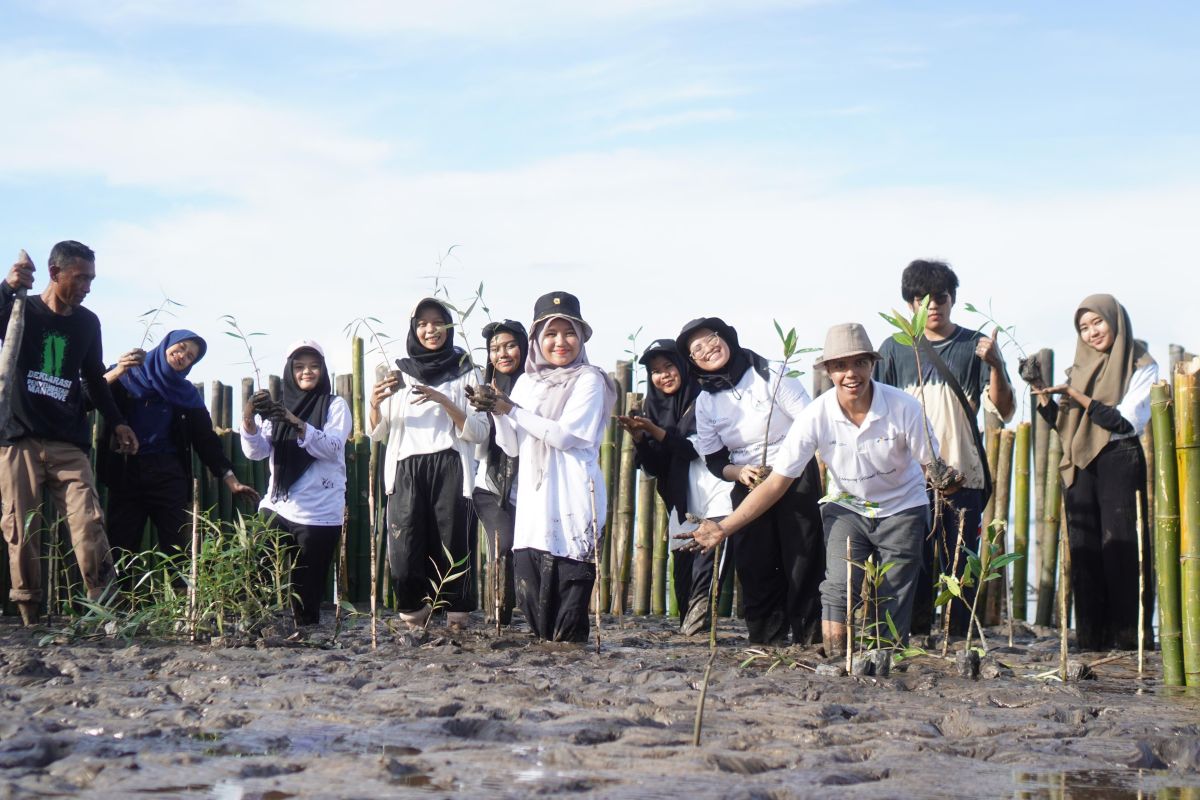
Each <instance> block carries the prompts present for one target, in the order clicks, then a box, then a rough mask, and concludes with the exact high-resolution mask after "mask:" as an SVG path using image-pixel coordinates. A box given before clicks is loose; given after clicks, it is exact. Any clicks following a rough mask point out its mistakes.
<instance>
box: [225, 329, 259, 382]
mask: <svg viewBox="0 0 1200 800" xmlns="http://www.w3.org/2000/svg"><path fill="white" fill-rule="evenodd" d="M220 319H221V321H222V322H224V323H225V324H226V325H228V326H229V330H227V331H225V335H226V336H232V337H233V338H234V339H237V340H238V341H239V342H241V343H242V346H243V347H245V348H246V356H247V360H246V361H243V362H241V363H242V364H249V365H250V366H251V368H253V370H254V383H255V385H256V386H258V388H259V389H262V388H263V382H262V372H261V371H260V370H259V368H258V362H257V361H256V360H255V359H254V345H253V344H251V342H250V340H251V339H252V338H254V337H255V336H266V334H265V333H262V332H261V331H253V332H251V333H246V332H245V331H243V330H242V326H241V325H239V324H238V321H237V317H235V316H233V315H232V314H222V315H221V317H220Z"/></svg>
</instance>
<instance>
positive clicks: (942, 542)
mask: <svg viewBox="0 0 1200 800" xmlns="http://www.w3.org/2000/svg"><path fill="white" fill-rule="evenodd" d="M944 500H945V504H944V505H943V507H942V515H941V519H940V520H938V523H937V525H936V526H934V528H933V531H932V534H931V535H929V536H924V537H922V538H923V540H924V544H923V545H922V549H921V572H920V574H919V575H918V577H917V594H916V596H915V597H914V598H913V612H912V618H913V622H912V632H913V633H914V634H917V635H921V636H928V635H929V634H930V632H931V629H932V627H933V597H934V594H936V589H935V588H934V585H933V584H934V582H935V581H936V580H937V578H938V575H939V574H945V575H949V574H950V570H951V569H952V568H953V566H954V550H955V548H956V547H957V546H958V515H959V512H960V511H961V512H963V514H964V515H965V516H964V517H963V552H962V554H960V555H959V557H958V570H957V571H956V572H955V577H957V578H961V577H962V574H963V571H964V570H965V569H966V568H967V554H966V551H967V550H971V551H972V552H974V553H978V552H979V534H980V526H981V525H982V523H983V507H984V506H985V505H986V502H985V501H984V497H983V490H982V489H959V490H958V491H957V492H955V493H954V494H951V495H946V496H945V498H944ZM929 502H930V506H929V513H930V518H931V519H933V514H934V508H933V494H932V492H931V493H930V497H929ZM935 541H936V542H937V551H938V561H939V562H940V563H938V564H937V565H935V564H934V558H933V551H934V542H935ZM976 577H977V579H978V576H976ZM977 588H978V584H976V585H975V586H967V587H964V588H963V598H964V599H965V600H966V603H963V602H961V601H959V600H958V599H957V598H955V599H954V600H951V601H950V603H949V606H948V607H949V609H950V633H952V634H954V635H955V636H965V635H966V633H967V623H968V621H969V620H970V619H971V611H970V608H969V606H970V604H971V603H973V602H974V601H975V591H976V589H977ZM943 619H944V618H943Z"/></svg>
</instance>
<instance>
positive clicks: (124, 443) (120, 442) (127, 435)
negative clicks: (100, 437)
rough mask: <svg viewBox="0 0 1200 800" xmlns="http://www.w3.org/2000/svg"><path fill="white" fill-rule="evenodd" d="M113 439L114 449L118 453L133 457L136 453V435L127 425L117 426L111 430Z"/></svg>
mask: <svg viewBox="0 0 1200 800" xmlns="http://www.w3.org/2000/svg"><path fill="white" fill-rule="evenodd" d="M113 438H114V439H115V440H116V442H117V446H116V447H115V448H114V449H115V450H116V451H117V452H118V453H120V454H122V455H126V456H135V455H137V451H138V438H137V434H136V433H134V432H133V428H131V427H129V426H128V425H118V426H117V427H115V428H113Z"/></svg>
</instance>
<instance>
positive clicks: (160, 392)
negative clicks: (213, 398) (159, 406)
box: [120, 330, 208, 408]
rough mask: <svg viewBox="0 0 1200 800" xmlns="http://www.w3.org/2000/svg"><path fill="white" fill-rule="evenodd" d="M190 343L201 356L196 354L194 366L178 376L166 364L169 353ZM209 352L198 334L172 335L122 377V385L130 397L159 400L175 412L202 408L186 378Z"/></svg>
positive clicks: (190, 332) (194, 388) (202, 405)
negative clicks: (173, 407)
mask: <svg viewBox="0 0 1200 800" xmlns="http://www.w3.org/2000/svg"><path fill="white" fill-rule="evenodd" d="M188 339H191V340H192V341H194V342H195V343H196V345H197V346H198V347H199V348H200V352H199V353H197V354H196V360H195V361H193V362H192V365H191V366H189V367H188V368H187V369H185V370H182V371H179V372H176V371H175V369H174V368H173V367H172V366H171V365H170V363H169V362H168V361H167V350H168V349H169V348H171V347H173V346H174V345H177V344H179V343H180V342H183V341H187V340H188ZM206 352H208V343H207V342H205V341H204V339H202V338H200V336H199V334H196V333H194V332H192V331H188V330H178V331H171V332H170V333H168V334H167V335H166V336H164V337H163V339H162V341H161V342H159V343H158V345H157V346H156V347H155V348H154V349H153V350H151V351H150V352H149V353H146V360H145V361H143V362H142V363H141V365H139V366H136V367H134V368H133V369H131V370H129V371H127V372H126V373H125V374H124V375H122V376H121V377H120V381H121V385H122V386H124V387H125V390H126V391H127V392H129V394H130V396H131V397H135V398H138V399H139V400H140V399H145V398H147V397H151V396H157V397H159V398H161V399H162V400H163V401H164V402H166V403H167V404H168V405H172V406H175V407H176V408H203V407H204V399H203V398H202V397H200V392H198V391H196V387H195V386H193V385H192V382H191V381H189V380H188V379H187V375H188V373H189V372H191V371H192V367H194V366H195V365H196V364H198V363H200V359H202V358H204V354H205V353H206Z"/></svg>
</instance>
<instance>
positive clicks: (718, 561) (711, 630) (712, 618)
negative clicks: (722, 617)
mask: <svg viewBox="0 0 1200 800" xmlns="http://www.w3.org/2000/svg"><path fill="white" fill-rule="evenodd" d="M724 544H725V543H724V542H717V545H716V548H715V549H714V550H713V576H712V586H710V587H709V591H708V608H709V614H708V663H707V664H705V665H704V680H703V681H702V682H701V683H700V699H699V700H698V701H697V702H696V719H695V721H694V722H693V723H692V746H693V747H699V746H700V732H701V731H702V730H703V728H704V701H705V699H706V698H707V697H708V679H709V678H710V677H711V676H712V668H713V662H714V661H716V660H717V613H716V608H717V598H718V597H719V596H720V593H721V572H722V569H721V568H722V567H723V566H724V564H723V563H722V562H723V559H724V556H725V550H726V548H725V547H723V546H722V545H724Z"/></svg>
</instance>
